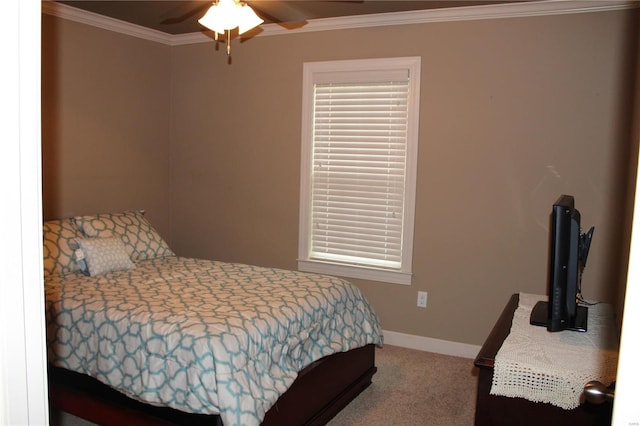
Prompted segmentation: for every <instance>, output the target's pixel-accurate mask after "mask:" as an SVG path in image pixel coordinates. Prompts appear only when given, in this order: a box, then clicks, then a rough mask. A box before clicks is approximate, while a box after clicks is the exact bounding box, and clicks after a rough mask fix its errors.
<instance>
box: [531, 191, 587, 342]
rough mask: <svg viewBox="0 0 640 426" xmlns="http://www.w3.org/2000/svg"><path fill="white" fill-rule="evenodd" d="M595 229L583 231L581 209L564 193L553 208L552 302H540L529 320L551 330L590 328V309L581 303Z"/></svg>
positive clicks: (551, 241) (584, 329)
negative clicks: (585, 272)
mask: <svg viewBox="0 0 640 426" xmlns="http://www.w3.org/2000/svg"><path fill="white" fill-rule="evenodd" d="M593 230H594V228H593V227H591V228H590V229H589V231H587V232H585V233H582V229H581V228H580V212H579V211H578V209H576V208H575V202H574V198H573V196H571V195H561V196H560V198H558V200H557V201H556V202H555V203H554V204H553V207H552V209H551V229H550V239H549V271H548V273H549V283H548V287H549V290H548V291H549V301H548V302H538V303H537V304H536V305H535V306H534V308H533V311H532V312H531V318H530V323H531V324H533V325H538V326H545V327H547V330H549V331H562V330H573V331H587V316H588V310H587V307H586V306H580V305H579V304H578V299H579V298H580V297H581V280H582V272H583V270H584V267H585V266H586V264H587V256H588V254H589V247H590V246H591V239H592V238H593Z"/></svg>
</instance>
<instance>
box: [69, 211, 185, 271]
mask: <svg viewBox="0 0 640 426" xmlns="http://www.w3.org/2000/svg"><path fill="white" fill-rule="evenodd" d="M73 220H74V221H75V224H76V226H77V227H78V228H79V229H80V230H81V231H82V232H83V234H84V235H85V236H87V237H90V238H95V237H99V238H105V237H120V239H121V240H122V242H123V243H124V245H125V247H126V250H127V253H128V254H129V257H130V258H131V260H133V261H134V262H135V261H138V260H145V259H153V258H155V257H164V256H175V254H174V253H173V252H172V251H171V249H170V248H169V246H168V245H167V243H166V242H165V241H164V240H163V239H162V237H161V236H160V234H158V232H157V231H156V230H155V229H153V226H151V224H150V223H149V221H147V219H146V218H145V217H144V216H143V213H142V212H141V211H137V210H131V211H125V212H119V213H103V214H98V215H95V216H76V217H74V218H73Z"/></svg>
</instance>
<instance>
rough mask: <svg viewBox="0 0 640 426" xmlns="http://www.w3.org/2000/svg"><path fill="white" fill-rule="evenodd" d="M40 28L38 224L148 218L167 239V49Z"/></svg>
mask: <svg viewBox="0 0 640 426" xmlns="http://www.w3.org/2000/svg"><path fill="white" fill-rule="evenodd" d="M42 18H43V25H42V156H43V207H44V218H45V219H51V218H59V217H68V216H73V215H76V214H90V213H97V212H107V211H117V210H125V209H134V208H144V209H146V210H147V212H148V213H147V215H148V217H149V218H150V220H151V221H152V222H153V223H154V225H155V226H156V228H158V230H159V232H162V233H163V234H164V235H167V236H168V235H169V206H168V201H169V194H168V187H169V157H168V152H169V107H170V102H169V95H170V91H169V83H170V79H169V71H170V69H169V61H170V56H169V54H170V47H168V46H163V45H161V44H158V43H154V42H150V41H145V40H141V39H137V38H133V37H128V36H124V35H120V34H117V33H115V32H112V31H105V30H101V29H98V28H94V27H89V26H87V25H82V24H78V23H75V22H71V21H67V20H63V19H55V18H53V17H51V16H49V15H44V14H43V16H42Z"/></svg>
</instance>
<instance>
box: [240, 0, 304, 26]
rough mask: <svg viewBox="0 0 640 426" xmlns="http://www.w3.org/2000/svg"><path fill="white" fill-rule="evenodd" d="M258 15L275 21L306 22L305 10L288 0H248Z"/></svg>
mask: <svg viewBox="0 0 640 426" xmlns="http://www.w3.org/2000/svg"><path fill="white" fill-rule="evenodd" d="M246 3H247V4H248V5H249V6H251V7H252V8H253V9H254V10H255V11H256V13H257V14H258V15H260V16H261V17H263V18H265V20H268V21H271V22H274V23H285V22H305V21H306V20H307V17H306V16H305V14H304V12H303V11H301V10H300V9H298V8H297V7H295V6H294V5H293V4H292V3H290V2H287V1H273V0H247V1H246Z"/></svg>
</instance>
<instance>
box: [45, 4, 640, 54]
mask: <svg viewBox="0 0 640 426" xmlns="http://www.w3.org/2000/svg"><path fill="white" fill-rule="evenodd" d="M635 7H638V1H636V0H619V1H618V0H539V1H526V2H519V3H503V4H496V5H478V6H467V7H451V8H443V9H432V10H419V11H408V12H392V13H378V14H374V15H358V16H343V17H338V18H323V19H311V20H309V21H308V22H307V23H306V24H305V25H303V26H301V27H299V28H294V29H289V28H285V27H283V26H281V25H279V24H263V25H261V26H260V29H259V30H257V31H253V32H251V34H250V36H253V37H262V36H271V35H285V34H299V33H308V32H316V31H334V30H345V29H354V28H367V27H383V26H389V25H409V24H424V23H429V22H453V21H470V20H481V19H503V18H522V17H530V16H546V15H564V14H573V13H590V12H606V11H612V10H622V9H631V8H635ZM42 13H46V14H48V15H52V16H56V17H59V18H63V19H68V20H71V21H75V22H80V23H83V24H87V25H91V26H94V27H98V28H102V29H105V30H109V31H115V32H118V33H122V34H126V35H130V36H133V37H138V38H142V39H147V40H150V41H155V42H158V43H163V44H166V45H169V46H178V45H183V44H194V43H204V42H211V40H212V37H211V36H210V35H208V32H205V31H203V32H197V33H187V34H167V33H164V32H162V31H157V30H152V29H149V28H146V27H142V26H140V25H136V24H131V23H129V22H124V21H121V20H119V19H114V18H109V17H106V16H103V15H99V14H97V13H93V12H88V11H84V10H81V9H77V8H75V7H71V6H68V5H66V4H62V3H56V2H54V1H52V0H44V1H43V2H42Z"/></svg>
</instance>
